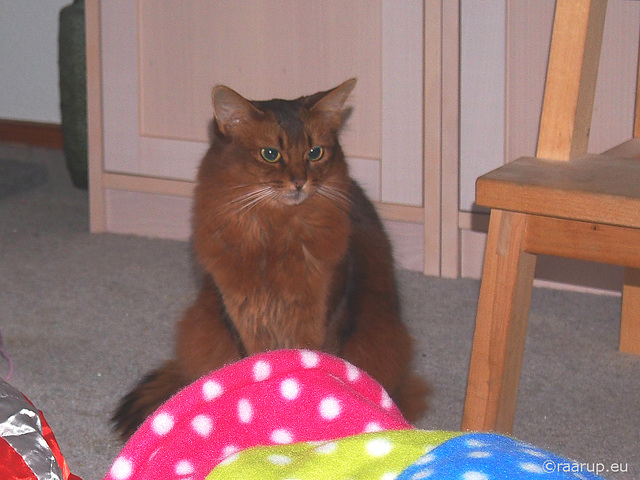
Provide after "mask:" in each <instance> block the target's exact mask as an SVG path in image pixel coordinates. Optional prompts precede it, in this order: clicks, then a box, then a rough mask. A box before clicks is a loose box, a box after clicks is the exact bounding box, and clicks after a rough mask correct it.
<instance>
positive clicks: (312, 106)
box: [307, 78, 356, 128]
mask: <svg viewBox="0 0 640 480" xmlns="http://www.w3.org/2000/svg"><path fill="white" fill-rule="evenodd" d="M355 86H356V79H355V78H351V79H349V80H347V81H346V82H344V83H342V84H340V85H338V86H337V87H336V88H334V89H332V90H327V91H326V92H320V93H316V94H315V95H311V96H310V97H308V98H307V108H308V109H309V111H310V112H312V113H315V112H318V113H320V114H322V115H323V116H324V117H325V118H326V119H327V120H328V121H330V122H331V123H333V124H334V125H335V127H336V128H337V127H339V126H340V124H341V123H342V114H343V109H344V104H345V102H346V101H347V98H348V97H349V95H350V94H351V91H352V90H353V89H354V87H355Z"/></svg>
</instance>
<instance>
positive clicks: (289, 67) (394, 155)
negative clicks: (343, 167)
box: [100, 0, 424, 206]
mask: <svg viewBox="0 0 640 480" xmlns="http://www.w3.org/2000/svg"><path fill="white" fill-rule="evenodd" d="M100 8H101V35H102V36H101V40H102V59H103V98H104V166H105V169H106V170H107V171H111V172H119V173H125V174H134V175H150V176H157V177H163V178H173V179H178V180H193V179H194V172H195V166H196V165H197V163H198V161H199V159H200V155H198V156H191V155H193V154H194V152H200V151H204V150H205V149H206V146H207V143H208V129H209V127H210V121H211V117H212V112H211V102H210V92H211V88H212V87H213V86H214V85H216V84H227V85H229V86H231V87H232V88H234V89H236V90H238V91H239V92H240V93H241V94H243V95H245V96H246V97H248V98H252V99H265V98H272V97H280V98H291V97H294V96H297V95H303V94H310V93H314V92H316V91H319V90H323V89H328V88H331V87H333V86H335V85H337V84H339V83H341V82H342V81H344V80H346V79H347V78H350V77H357V78H358V85H357V87H356V89H355V91H354V93H353V94H352V97H351V98H350V100H349V102H350V103H349V106H350V107H352V112H351V115H350V117H349V119H348V122H347V124H346V126H345V128H344V129H343V132H342V143H343V147H344V150H345V153H346V155H347V157H348V160H349V163H350V164H351V165H353V166H354V168H353V174H354V176H355V178H356V179H357V180H359V181H360V182H361V183H363V184H364V185H365V186H366V188H367V191H368V192H369V194H370V195H371V196H372V198H373V199H374V200H382V201H385V202H390V203H400V204H406V205H413V206H422V203H423V201H422V199H423V188H422V173H423V154H422V152H423V148H422V140H423V106H422V101H423V61H422V59H423V16H424V15H423V2H422V1H421V0H410V1H407V2H394V1H391V0H381V1H378V2H371V1H368V0H358V1H346V0H325V1H323V2H317V1H312V0H270V1H254V0H243V1H239V2H222V1H211V0H200V1H192V2H173V1H170V0H160V1H153V2H151V1H149V0H138V1H136V0H118V1H113V2H102V3H101V4H100ZM383 14H384V19H383ZM383 103H384V105H383ZM383 138H385V139H386V140H383ZM383 142H384V147H383ZM164 147H166V150H163V148H164ZM183 147H186V148H183ZM363 160H367V161H366V162H365V161H363Z"/></svg>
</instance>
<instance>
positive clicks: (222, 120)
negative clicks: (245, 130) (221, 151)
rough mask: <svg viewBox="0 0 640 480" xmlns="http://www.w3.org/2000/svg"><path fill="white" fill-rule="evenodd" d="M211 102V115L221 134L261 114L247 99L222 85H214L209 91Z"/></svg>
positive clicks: (225, 133)
mask: <svg viewBox="0 0 640 480" xmlns="http://www.w3.org/2000/svg"><path fill="white" fill-rule="evenodd" d="M211 103H212V104H213V116H214V117H215V119H216V123H217V125H218V129H219V130H220V132H221V133H222V134H223V135H227V134H229V133H230V132H231V131H233V129H234V128H237V127H239V126H242V125H244V124H246V123H247V122H249V121H251V120H255V119H256V118H259V117H261V116H262V115H263V113H262V112H261V111H260V110H258V109H257V108H256V107H255V106H254V105H253V104H251V102H249V100H247V99H246V98H244V97H243V96H242V95H240V94H239V93H238V92H236V91H234V90H232V89H230V88H229V87H225V86H224V85H218V86H217V87H214V89H213V91H212V92H211Z"/></svg>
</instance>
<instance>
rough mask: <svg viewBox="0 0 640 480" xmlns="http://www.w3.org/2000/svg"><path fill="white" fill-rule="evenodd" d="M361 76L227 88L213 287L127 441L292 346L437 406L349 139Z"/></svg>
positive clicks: (213, 203) (206, 173)
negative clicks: (346, 129)
mask: <svg viewBox="0 0 640 480" xmlns="http://www.w3.org/2000/svg"><path fill="white" fill-rule="evenodd" d="M355 83H356V82H355V79H351V80H349V81H347V82H345V83H343V84H342V85H340V86H338V87H336V88H334V89H332V90H329V91H326V92H320V93H317V94H315V95H311V96H308V97H301V98H298V99H297V100H292V101H286V100H270V101H249V100H246V99H244V98H243V97H242V96H240V95H239V94H238V93H236V92H235V91H233V90H231V89H229V88H227V87H224V86H218V87H216V88H214V90H213V93H212V98H213V110H214V125H213V130H214V131H213V135H212V136H213V140H212V145H211V148H210V149H209V151H208V152H207V154H206V155H205V157H204V159H203V160H202V164H201V166H200V169H199V172H198V178H197V187H196V190H195V200H194V207H193V239H192V241H193V248H194V251H195V255H196V259H197V260H198V261H199V263H200V264H201V266H202V267H203V270H204V275H203V281H202V287H201V290H200V293H199V295H198V298H197V300H196V301H195V303H194V304H193V305H192V306H191V307H190V308H188V309H187V311H186V312H185V314H184V316H183V318H182V320H181V321H180V322H179V324H178V328H177V344H176V353H175V358H174V359H172V360H169V361H168V362H167V363H165V364H164V365H163V366H162V367H160V368H159V369H157V370H155V371H153V372H151V373H150V374H149V375H147V376H146V377H145V378H143V379H142V380H141V381H140V383H139V384H138V386H137V387H136V388H135V389H134V390H133V391H131V392H130V393H129V394H128V395H127V396H126V397H125V398H123V400H122V402H121V404H120V406H119V408H118V409H117V411H116V413H115V415H114V418H113V420H114V422H115V425H116V428H117V429H118V430H119V432H120V433H121V434H122V436H123V437H124V438H126V437H128V436H129V435H131V434H132V433H133V432H134V431H135V429H136V428H137V426H138V425H139V424H140V423H141V422H142V421H143V420H144V419H145V417H146V416H148V415H149V414H151V413H152V412H153V411H154V410H155V409H156V408H157V407H158V406H159V405H160V404H161V403H162V402H164V401H165V400H166V399H167V398H169V397H170V396H171V395H172V394H173V393H175V392H176V391H177V390H178V389H180V388H181V387H183V386H185V385H187V384H188V383H190V382H192V381H194V380H196V379H197V378H199V377H200V376H202V375H205V374H206V373H208V372H210V371H211V370H214V369H217V368H219V367H221V366H223V365H225V364H227V363H230V362H233V361H236V360H239V359H241V358H243V357H245V356H247V355H251V354H254V353H257V352H262V351H265V350H274V349H281V348H307V349H316V350H323V351H325V352H328V353H331V354H334V355H338V356H340V357H342V358H344V359H346V360H348V361H350V362H351V363H353V364H354V365H356V366H358V367H360V368H361V369H363V370H365V371H366V372H368V373H369V374H370V375H371V376H373V377H374V378H375V379H376V380H378V382H380V383H381V384H382V385H383V386H384V387H385V388H386V389H387V391H388V392H389V394H390V395H391V397H392V398H393V399H394V400H395V401H396V403H397V404H398V406H399V407H400V409H401V410H402V412H403V413H404V415H405V416H406V417H407V419H408V420H410V421H412V420H416V419H418V418H419V417H420V416H421V415H422V414H423V413H424V411H425V409H426V394H427V390H428V389H427V386H426V384H425V383H424V382H422V380H421V379H420V378H418V377H417V376H415V375H414V374H412V373H411V372H410V362H411V358H412V340H411V338H410V336H409V334H408V333H407V330H406V329H405V327H404V325H403V324H402V323H401V321H400V318H399V305H398V293H397V290H396V282H395V278H394V268H393V259H392V255H391V247H390V244H389V240H388V238H387V235H386V234H385V231H384V229H383V226H382V223H381V222H380V219H379V218H378V215H377V214H376V211H375V209H374V206H373V204H372V203H371V202H370V201H369V200H368V199H367V197H366V196H365V194H364V193H363V191H362V189H361V188H360V187H359V186H358V184H357V183H356V182H355V181H353V180H352V179H351V178H350V177H349V174H348V171H347V164H346V162H345V159H344V155H343V153H342V149H341V148H340V144H339V142H338V131H339V129H340V126H341V123H342V120H343V116H344V112H343V110H344V103H345V101H346V99H347V97H348V96H349V94H350V93H351V90H352V89H353V87H354V86H355Z"/></svg>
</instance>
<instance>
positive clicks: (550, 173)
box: [476, 144, 640, 228]
mask: <svg viewBox="0 0 640 480" xmlns="http://www.w3.org/2000/svg"><path fill="white" fill-rule="evenodd" d="M636 145H638V144H636ZM627 147H628V146H627ZM620 148H622V147H620ZM631 150H635V148H627V151H631ZM613 151H615V149H614V150H612V151H610V152H613ZM476 203H477V204H478V205H480V206H483V207H489V208H495V209H500V210H508V211H517V212H522V213H529V214H535V215H542V216H547V217H556V218H565V219H572V220H579V221H585V222H595V223H601V224H608V225H616V226H623V227H631V228H640V159H637V158H632V157H631V156H629V157H619V156H613V155H611V153H606V154H602V155H585V156H582V157H578V158H575V159H572V160H569V161H556V160H545V159H539V158H535V157H523V158H520V159H518V160H515V161H513V162H511V163H508V164H506V165H504V166H502V167H500V168H497V169H496V170H493V171H492V172H489V173H487V174H486V175H483V176H481V177H480V178H478V180H477V181H476Z"/></svg>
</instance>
